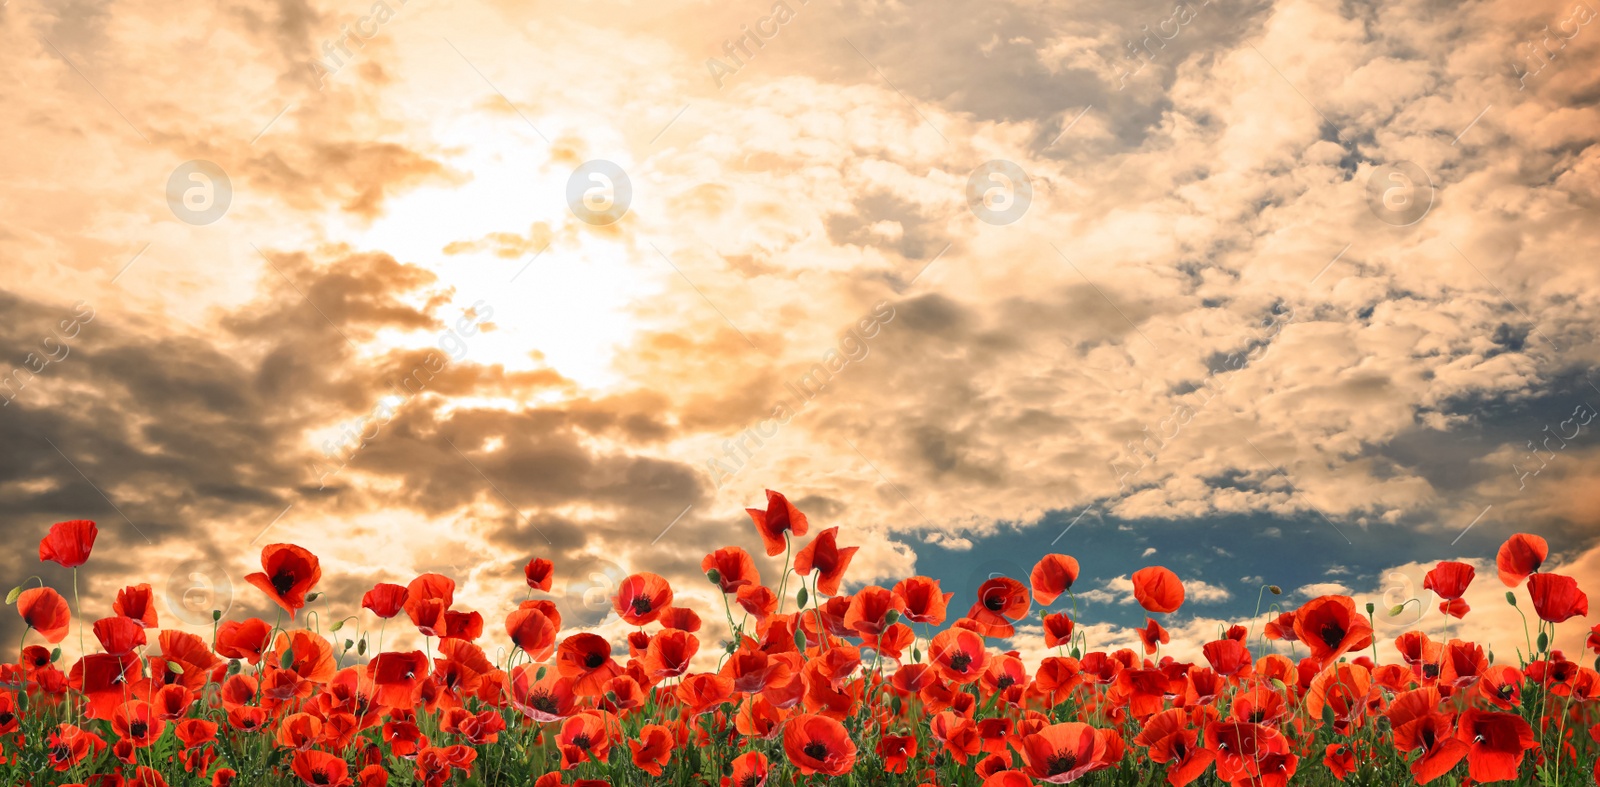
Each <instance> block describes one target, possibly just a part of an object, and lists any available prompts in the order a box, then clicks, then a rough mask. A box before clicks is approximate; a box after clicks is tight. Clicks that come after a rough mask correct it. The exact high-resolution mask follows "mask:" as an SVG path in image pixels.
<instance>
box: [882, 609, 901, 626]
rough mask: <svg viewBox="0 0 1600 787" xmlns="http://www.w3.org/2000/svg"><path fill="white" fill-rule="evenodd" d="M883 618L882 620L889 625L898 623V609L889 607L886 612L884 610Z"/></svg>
mask: <svg viewBox="0 0 1600 787" xmlns="http://www.w3.org/2000/svg"><path fill="white" fill-rule="evenodd" d="M883 620H884V622H886V623H888V624H889V625H891V626H893V625H894V624H896V623H899V622H900V610H898V609H891V610H889V611H888V612H885V613H884V614H883Z"/></svg>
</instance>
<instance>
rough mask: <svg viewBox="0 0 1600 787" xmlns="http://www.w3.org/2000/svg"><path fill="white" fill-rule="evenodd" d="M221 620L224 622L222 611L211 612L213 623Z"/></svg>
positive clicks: (214, 610)
mask: <svg viewBox="0 0 1600 787" xmlns="http://www.w3.org/2000/svg"><path fill="white" fill-rule="evenodd" d="M219 620H222V610H220V609H213V610H211V622H212V623H215V622H217V621H219Z"/></svg>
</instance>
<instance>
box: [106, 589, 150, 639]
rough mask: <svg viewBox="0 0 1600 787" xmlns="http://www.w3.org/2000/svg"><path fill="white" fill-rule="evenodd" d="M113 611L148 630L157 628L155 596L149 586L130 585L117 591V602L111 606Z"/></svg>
mask: <svg viewBox="0 0 1600 787" xmlns="http://www.w3.org/2000/svg"><path fill="white" fill-rule="evenodd" d="M111 611H112V612H115V613H117V614H118V615H121V616H123V617H126V618H133V619H134V620H135V621H137V622H138V623H139V625H141V626H144V627H145V628H147V629H153V628H156V605H155V594H154V593H153V592H152V591H151V589H150V586H149V585H129V586H128V587H125V588H123V589H121V590H119V591H117V600H116V601H115V602H113V603H112V604H111Z"/></svg>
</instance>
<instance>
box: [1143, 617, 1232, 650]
mask: <svg viewBox="0 0 1600 787" xmlns="http://www.w3.org/2000/svg"><path fill="white" fill-rule="evenodd" d="M1139 641H1140V642H1142V643H1144V653H1145V655H1146V656H1148V655H1150V654H1152V653H1155V652H1156V650H1157V649H1159V648H1160V646H1162V645H1165V644H1167V643H1169V642H1171V641H1172V635H1171V634H1168V633H1167V630H1166V629H1164V628H1162V627H1161V624H1160V623H1157V622H1156V619H1155V618H1145V619H1144V628H1142V629H1140V630H1139ZM1228 641H1229V642H1232V640H1228Z"/></svg>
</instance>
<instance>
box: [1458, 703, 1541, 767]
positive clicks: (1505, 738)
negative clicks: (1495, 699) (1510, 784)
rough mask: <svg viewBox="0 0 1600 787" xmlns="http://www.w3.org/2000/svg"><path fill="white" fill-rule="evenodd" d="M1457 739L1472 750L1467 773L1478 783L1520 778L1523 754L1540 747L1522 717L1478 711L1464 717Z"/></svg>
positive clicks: (1469, 711) (1463, 715)
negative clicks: (1518, 772)
mask: <svg viewBox="0 0 1600 787" xmlns="http://www.w3.org/2000/svg"><path fill="white" fill-rule="evenodd" d="M1456 738H1458V739H1459V740H1461V741H1462V742H1463V743H1466V744H1467V746H1468V749H1467V773H1468V775H1470V776H1471V777H1472V780H1473V781H1475V782H1498V781H1507V780H1510V779H1515V778H1517V771H1518V769H1520V768H1521V767H1522V756H1523V754H1524V753H1525V752H1527V751H1528V750H1529V749H1536V748H1538V747H1539V744H1538V743H1537V742H1536V741H1535V740H1534V738H1533V728H1532V727H1530V726H1528V722H1526V721H1523V719H1522V717H1521V716H1518V715H1517V714H1515V713H1498V712H1494V711H1483V710H1478V709H1477V708H1468V709H1467V711H1466V712H1465V713H1463V714H1461V721H1460V724H1459V725H1458V726H1457V728H1456Z"/></svg>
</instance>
